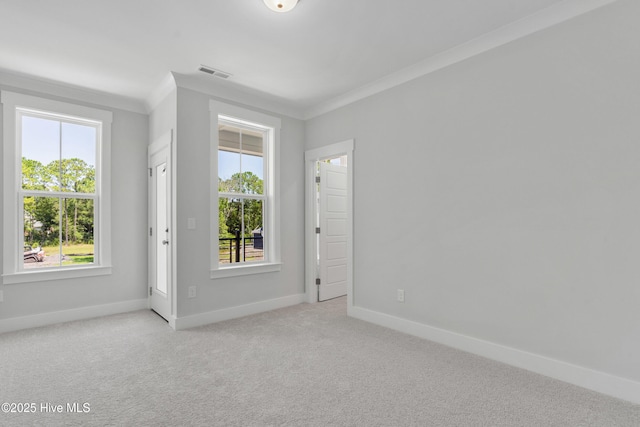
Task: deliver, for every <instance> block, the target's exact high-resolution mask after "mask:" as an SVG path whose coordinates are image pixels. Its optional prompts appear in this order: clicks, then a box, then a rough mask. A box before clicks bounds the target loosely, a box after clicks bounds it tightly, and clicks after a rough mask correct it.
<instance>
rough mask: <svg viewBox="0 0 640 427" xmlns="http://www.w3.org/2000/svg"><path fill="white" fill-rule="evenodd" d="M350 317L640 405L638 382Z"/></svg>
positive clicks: (364, 316)
mask: <svg viewBox="0 0 640 427" xmlns="http://www.w3.org/2000/svg"><path fill="white" fill-rule="evenodd" d="M349 316H351V317H354V318H356V319H360V320H364V321H366V322H370V323H375V324H376V325H380V326H384V327H387V328H390V329H394V330H396V331H400V332H404V333H406V334H410V335H414V336H417V337H420V338H424V339H427V340H430V341H434V342H437V343H440V344H444V345H446V346H449V347H453V348H457V349H459V350H463V351H466V352H469V353H473V354H477V355H479V356H483V357H486V358H489V359H492V360H496V361H498V362H502V363H506V364H508V365H512V366H516V367H518V368H522V369H526V370H528V371H531V372H535V373H538V374H541V375H545V376H548V377H551V378H555V379H558V380H561V381H564V382H567V383H571V384H574V385H577V386H580V387H584V388H587V389H590V390H593V391H597V392H599V393H603V394H607V395H609V396H613V397H617V398H619V399H623V400H627V401H630V402H633V403H636V404H640V382H637V381H633V380H629V379H626V378H621V377H617V376H614V375H610V374H607V373H604V372H600V371H595V370H593V369H588V368H584V367H582V366H578V365H573V364H571V363H567V362H562V361H560V360H556V359H551V358H549V357H545V356H541V355H538V354H534V353H529V352H526V351H522V350H517V349H515V348H511V347H506V346H503V345H500V344H495V343H492V342H489V341H484V340H481V339H477V338H473V337H469V336H466V335H462V334H458V333H455V332H451V331H447V330H444V329H439V328H435V327H432V326H428V325H425V324H422V323H418V322H414V321H411V320H406V319H402V318H399V317H395V316H390V315H388V314H384V313H380V312H376V311H372V310H367V309H364V308H361V307H349Z"/></svg>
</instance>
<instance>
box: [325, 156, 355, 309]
mask: <svg viewBox="0 0 640 427" xmlns="http://www.w3.org/2000/svg"><path fill="white" fill-rule="evenodd" d="M319 191H320V203H319V208H318V210H319V214H320V215H319V217H320V218H319V219H320V234H319V235H320V239H319V251H318V252H319V259H318V269H319V273H320V274H319V276H320V285H319V286H318V301H326V300H328V299H331V298H337V297H340V296H343V295H346V294H347V201H348V195H347V168H346V167H344V166H337V165H332V164H329V163H325V162H321V163H320V190H319Z"/></svg>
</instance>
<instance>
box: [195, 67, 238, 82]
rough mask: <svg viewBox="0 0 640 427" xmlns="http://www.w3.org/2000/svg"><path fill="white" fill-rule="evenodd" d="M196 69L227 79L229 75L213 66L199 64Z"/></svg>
mask: <svg viewBox="0 0 640 427" xmlns="http://www.w3.org/2000/svg"><path fill="white" fill-rule="evenodd" d="M198 71H202V72H203V73H207V74H211V75H212V76H216V77H220V78H221V79H228V78H229V76H231V74H230V73H227V72H224V71H221V70H216V69H215V68H211V67H207V66H206V65H201V66H200V68H198Z"/></svg>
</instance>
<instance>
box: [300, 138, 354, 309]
mask: <svg viewBox="0 0 640 427" xmlns="http://www.w3.org/2000/svg"><path fill="white" fill-rule="evenodd" d="M354 148H355V141H354V140H353V139H349V140H347V141H342V142H338V143H335V144H331V145H327V146H324V147H320V148H316V149H313V150H308V151H305V153H304V159H305V251H304V252H305V282H304V283H305V287H304V288H305V298H306V301H307V302H308V303H310V304H313V303H316V302H318V292H317V290H318V288H317V285H316V275H315V272H316V257H317V254H316V246H315V242H316V235H315V228H316V225H315V217H316V162H317V161H319V160H323V159H329V158H334V157H339V156H344V155H346V156H347V194H348V202H347V307H352V306H353V301H354V295H353V280H354V273H353V167H354V162H353V150H354Z"/></svg>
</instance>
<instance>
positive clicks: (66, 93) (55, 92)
mask: <svg viewBox="0 0 640 427" xmlns="http://www.w3.org/2000/svg"><path fill="white" fill-rule="evenodd" d="M0 85H2V86H6V87H13V88H17V89H22V90H25V91H30V92H37V93H40V94H45V95H52V96H59V97H61V98H67V99H71V100H75V101H81V102H86V103H89V104H94V105H99V106H101V107H107V108H114V109H118V110H125V111H131V112H134V113H140V114H147V110H146V108H145V105H144V103H142V102H141V101H139V100H137V99H133V98H126V97H123V96H119V95H114V94H110V93H106V92H100V91H96V90H91V89H87V88H83V87H79V86H74V85H69V84H66V83H61V82H57V81H53V80H47V79H43V78H39V77H34V76H30V75H27V74H21V73H16V72H13V71H8V70H3V69H0Z"/></svg>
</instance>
